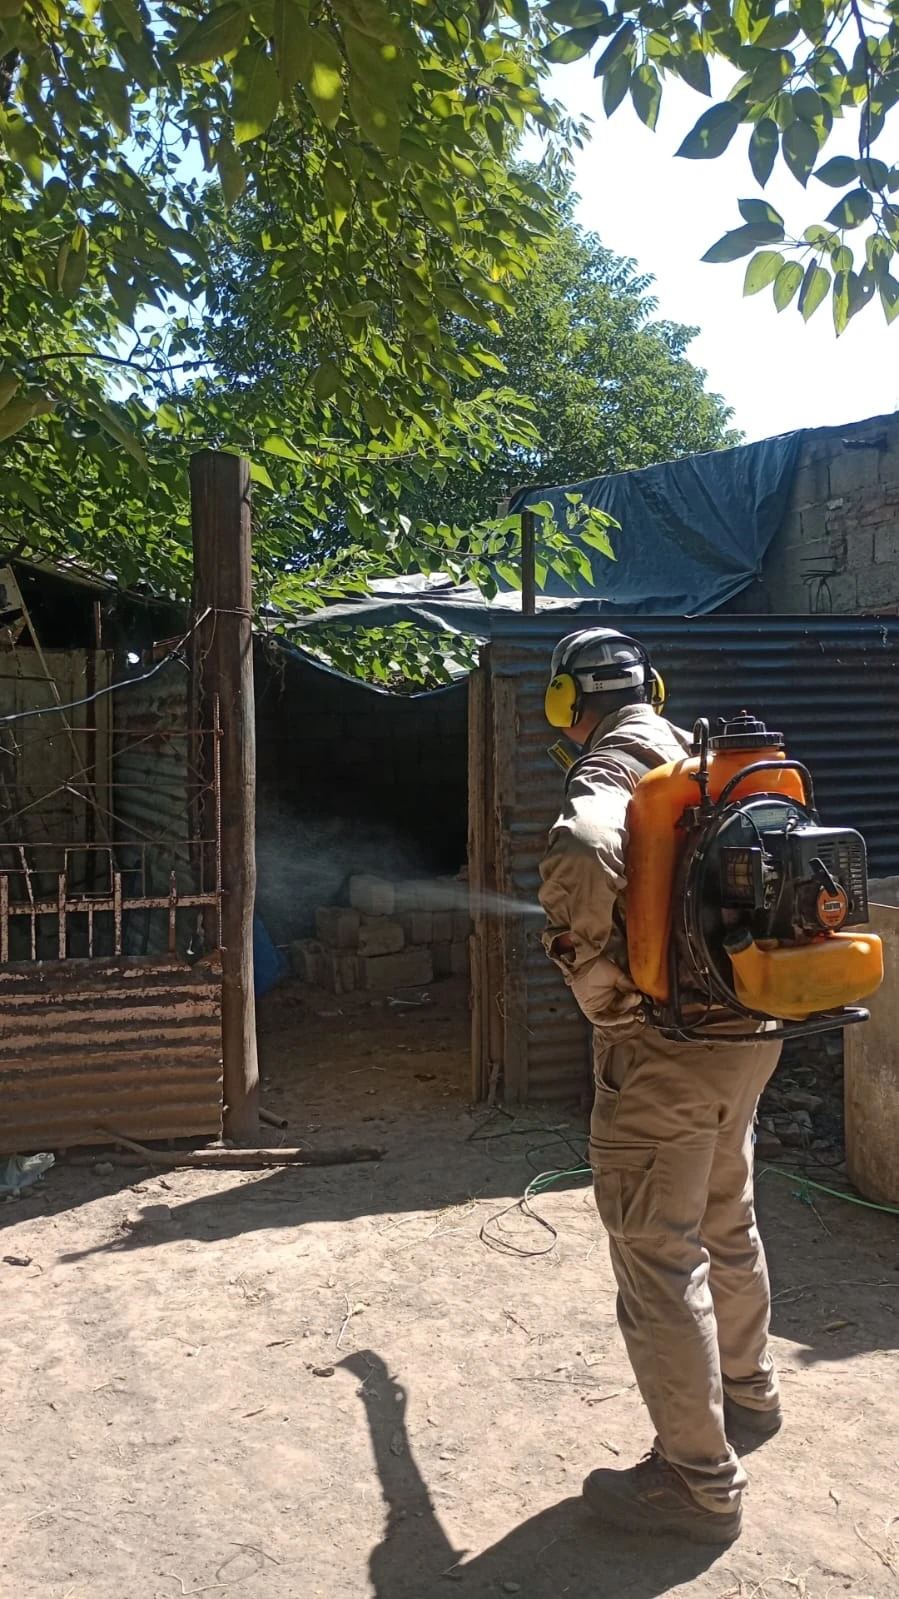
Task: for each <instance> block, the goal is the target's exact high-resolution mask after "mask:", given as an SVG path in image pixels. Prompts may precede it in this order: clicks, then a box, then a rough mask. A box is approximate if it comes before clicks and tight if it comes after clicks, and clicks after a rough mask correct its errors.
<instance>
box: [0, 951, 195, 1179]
mask: <svg viewBox="0 0 899 1599" xmlns="http://www.w3.org/2000/svg"><path fill="white" fill-rule="evenodd" d="M0 1033H2V1037H3V1049H2V1054H0V1154H13V1153H16V1152H18V1153H21V1152H23V1151H25V1150H32V1149H55V1150H59V1149H69V1148H71V1147H72V1146H73V1145H76V1144H105V1143H108V1142H109V1138H108V1133H104V1129H106V1130H108V1131H112V1132H116V1133H124V1134H125V1135H126V1137H131V1138H140V1139H144V1138H183V1137H185V1136H187V1135H188V1134H191V1133H198V1134H201V1133H210V1134H218V1133H219V1132H220V1131H221V1113H222V1087H221V1081H222V1078H221V1053H222V1046H221V977H220V973H219V970H218V968H217V967H216V966H214V965H206V964H205V963H203V964H201V965H198V966H194V967H190V968H189V967H186V966H183V965H181V964H180V963H179V962H176V961H165V960H162V961H150V960H139V961H117V962H114V963H112V962H106V961H87V960H79V961H48V962H45V963H43V964H42V965H31V964H28V965H25V964H22V965H20V966H7V967H2V968H0Z"/></svg>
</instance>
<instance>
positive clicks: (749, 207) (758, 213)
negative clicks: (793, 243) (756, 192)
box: [738, 200, 784, 234]
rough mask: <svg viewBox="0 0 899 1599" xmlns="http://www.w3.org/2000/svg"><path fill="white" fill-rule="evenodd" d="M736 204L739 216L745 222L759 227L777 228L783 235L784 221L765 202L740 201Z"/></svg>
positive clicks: (771, 206)
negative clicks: (738, 208)
mask: <svg viewBox="0 0 899 1599" xmlns="http://www.w3.org/2000/svg"><path fill="white" fill-rule="evenodd" d="M738 204H739V207H740V215H741V217H742V218H743V220H744V221H745V222H752V223H757V224H758V225H759V226H761V227H772V228H779V229H780V231H781V234H783V226H784V219H783V217H782V216H781V214H780V212H779V211H775V209H774V207H773V205H769V204H768V202H767V200H740V201H739V202H738Z"/></svg>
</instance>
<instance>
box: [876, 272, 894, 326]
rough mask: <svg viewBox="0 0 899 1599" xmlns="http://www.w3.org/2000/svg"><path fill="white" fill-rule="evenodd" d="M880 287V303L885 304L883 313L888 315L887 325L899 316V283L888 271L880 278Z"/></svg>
mask: <svg viewBox="0 0 899 1599" xmlns="http://www.w3.org/2000/svg"><path fill="white" fill-rule="evenodd" d="M878 288H879V290H880V303H881V305H882V306H883V314H884V316H885V317H886V321H887V326H889V324H890V323H891V322H895V320H896V317H897V316H899V283H897V282H896V279H895V278H894V277H892V276H891V275H890V273H889V272H887V273H886V274H885V276H884V277H882V278H881V279H880V282H879V283H878Z"/></svg>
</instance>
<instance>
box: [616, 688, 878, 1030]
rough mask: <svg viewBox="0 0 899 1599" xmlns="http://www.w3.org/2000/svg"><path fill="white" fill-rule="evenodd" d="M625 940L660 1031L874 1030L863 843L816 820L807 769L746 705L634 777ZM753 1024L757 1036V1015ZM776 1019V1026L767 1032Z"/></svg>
mask: <svg viewBox="0 0 899 1599" xmlns="http://www.w3.org/2000/svg"><path fill="white" fill-rule="evenodd" d="M628 828H629V847H628V888H627V946H628V962H629V965H630V969H631V976H632V978H633V980H634V982H635V983H636V985H637V987H638V988H639V989H640V990H641V991H642V993H644V994H645V995H646V999H647V1004H648V1011H649V1015H650V1018H651V1020H652V1022H653V1023H654V1024H655V1025H656V1026H658V1027H659V1028H660V1029H661V1030H662V1031H663V1032H665V1033H666V1034H668V1035H669V1036H672V1037H678V1038H704V1037H708V1036H710V1033H711V1032H712V1031H713V1029H716V1028H717V1027H720V1025H721V1023H722V1021H724V1020H725V1019H732V1018H733V1017H742V1018H745V1019H746V1020H747V1031H746V1034H745V1036H747V1037H750V1036H752V1037H754V1036H755V1034H756V1033H757V1031H758V1027H759V1024H760V1023H762V1022H767V1023H768V1024H769V1029H770V1031H772V1032H778V1033H782V1034H789V1035H791V1036H797V1035H800V1034H808V1033H819V1032H825V1031H828V1030H830V1029H832V1028H838V1027H845V1026H847V1025H848V1024H849V1023H850V1022H861V1021H867V1019H868V1012H867V1011H866V1010H864V1009H863V1008H862V1007H861V1005H860V1001H862V1000H864V999H866V998H868V997H869V996H870V995H871V994H873V993H874V992H875V991H876V990H877V988H879V986H880V984H881V982H882V980H883V951H882V948H881V942H880V939H879V938H877V937H876V936H875V935H874V934H872V933H869V932H867V931H862V929H863V928H864V924H865V923H866V922H867V920H868V872H867V858H866V852H865V843H864V839H863V838H862V837H861V835H860V834H859V833H857V832H855V831H854V830H853V829H852V828H848V827H822V825H821V823H820V820H819V817H818V813H817V810H816V808H815V797H814V788H813V784H812V779H811V776H810V774H809V772H808V770H807V768H806V767H804V766H803V765H802V764H801V763H800V762H799V761H794V760H790V759H788V757H787V756H786V754H785V751H784V740H783V736H782V734H780V733H774V732H769V731H768V729H767V728H766V727H765V725H764V723H763V722H760V721H757V720H756V718H755V717H753V716H751V715H749V713H748V712H745V711H744V712H743V713H741V715H740V716H738V717H735V718H733V719H732V720H730V721H728V722H726V723H723V724H722V726H721V731H720V732H719V733H718V734H716V735H715V737H710V734H709V724H708V722H706V721H700V722H697V724H696V727H695V729H694V750H693V754H692V756H690V757H689V758H688V759H686V760H682V761H676V762H671V763H669V764H667V765H665V766H661V767H658V768H657V769H656V770H655V771H652V772H650V773H648V774H647V776H646V777H644V778H642V779H641V781H640V782H639V783H638V785H637V788H636V790H635V792H634V795H633V798H632V800H631V803H630V809H629V814H628ZM750 1019H751V1020H752V1022H753V1023H754V1026H753V1027H752V1028H751V1029H749V1027H748V1022H749V1020H750ZM772 1023H774V1024H776V1026H774V1027H771V1025H770V1024H772Z"/></svg>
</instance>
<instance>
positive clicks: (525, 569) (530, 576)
mask: <svg viewBox="0 0 899 1599" xmlns="http://www.w3.org/2000/svg"><path fill="white" fill-rule="evenodd" d="M536 565H537V518H536V516H535V515H534V512H533V511H529V510H528V509H527V507H525V509H524V510H523V511H522V513H521V610H522V614H523V615H524V616H534V615H536V611H537V572H536Z"/></svg>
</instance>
